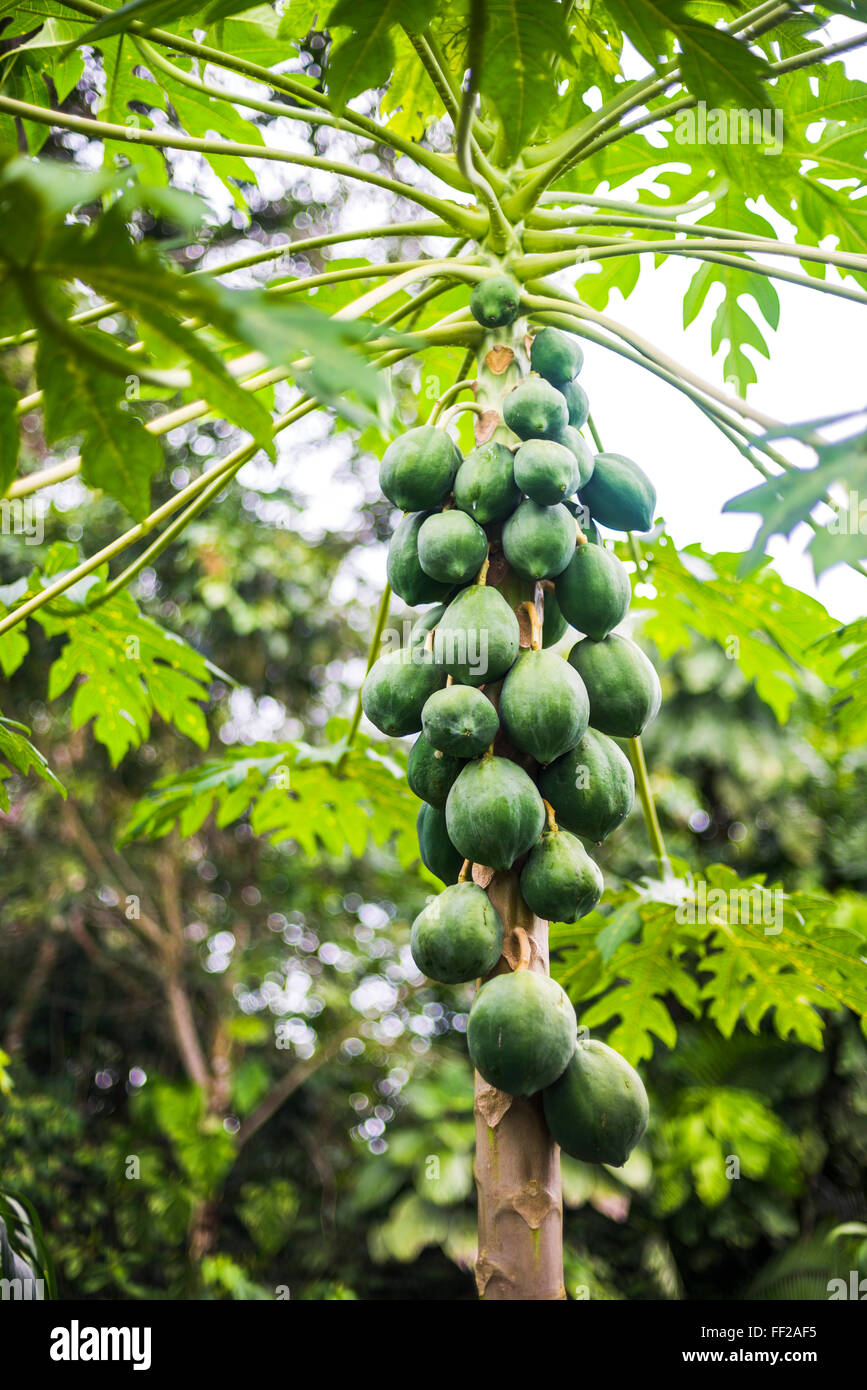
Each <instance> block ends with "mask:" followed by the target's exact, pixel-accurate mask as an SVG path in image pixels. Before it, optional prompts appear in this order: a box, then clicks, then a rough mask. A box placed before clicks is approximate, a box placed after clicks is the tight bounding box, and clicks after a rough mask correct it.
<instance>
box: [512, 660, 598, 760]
mask: <svg viewBox="0 0 867 1390" xmlns="http://www.w3.org/2000/svg"><path fill="white" fill-rule="evenodd" d="M589 718H590V704H589V701H588V699H587V691H586V690H585V689H584V682H583V681H582V680H581V677H580V676H578V675H577V673H576V672H575V671H574V670H573V669H572V667H571V666H570V665H569V663H568V661H564V660H563V658H562V656H558V655H557V654H556V652H546V651H539V652H533V651H523V652H521V654H520V656H519V657H518V659H517V661H516V662H515V664H514V666H513V667H512V669H511V671H510V672H509V674H508V675H507V676H506V679H505V680H504V681H503V688H502V690H501V691H500V719H501V720H502V723H503V728H504V729H505V730H506V733H507V734H508V735H509V738H510V739H511V741H512V743H513V744H514V745H515V747H516V748H519V749H521V751H522V752H524V753H529V754H530V755H531V756H532V757H534V758H535V759H536V761H537V762H539V763H542V764H543V765H544V764H546V763H552V762H553V761H554V759H555V758H559V757H561V756H562V754H563V753H567V752H568V751H569V749H570V748H574V747H575V745H576V743H578V742H579V741H580V740H581V739H582V738H583V736H584V734H585V732H586V730H587V723H588V720H589Z"/></svg>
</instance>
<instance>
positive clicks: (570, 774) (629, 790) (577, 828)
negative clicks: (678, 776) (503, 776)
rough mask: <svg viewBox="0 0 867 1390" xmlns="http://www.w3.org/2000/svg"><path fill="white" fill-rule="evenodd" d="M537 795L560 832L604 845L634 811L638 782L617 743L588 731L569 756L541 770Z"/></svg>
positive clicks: (593, 730)
mask: <svg viewBox="0 0 867 1390" xmlns="http://www.w3.org/2000/svg"><path fill="white" fill-rule="evenodd" d="M539 791H540V792H541V793H542V795H543V796H544V798H545V800H546V801H548V802H550V803H551V805H552V806H553V807H554V811H555V813H556V816H557V821H558V823H559V825H560V826H561V827H565V829H566V830H571V831H572V833H573V835H583V836H584V838H585V840H593V841H594V842H595V843H596V844H601V843H602V841H603V840H604V839H605V838H606V836H607V835H610V834H611V832H612V830H616V829H617V827H618V825H621V824H622V823H623V821H624V820H625V819H626V817H627V816H628V815H629V812H630V811H631V810H632V803H633V801H634V800H635V778H634V776H633V773H632V765H631V764H630V762H629V759H628V758H627V756H626V754H625V753H624V752H623V751H622V750H621V749H620V748H618V746H617V744H616V743H615V742H614V740H613V739H610V738H607V737H606V736H605V734H600V733H597V732H596V730H595V729H588V730H587V732H586V733H585V735H584V737H583V738H582V739H581V742H580V743H578V744H576V746H575V747H574V748H573V749H572V750H571V752H569V753H565V754H564V755H563V757H562V758H558V759H557V761H556V762H554V763H552V764H551V766H550V767H546V768H544V769H543V771H542V772H541V774H540V776H539Z"/></svg>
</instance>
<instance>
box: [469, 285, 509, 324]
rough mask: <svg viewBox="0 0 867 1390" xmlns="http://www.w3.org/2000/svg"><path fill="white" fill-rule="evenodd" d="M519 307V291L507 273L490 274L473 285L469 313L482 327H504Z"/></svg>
mask: <svg viewBox="0 0 867 1390" xmlns="http://www.w3.org/2000/svg"><path fill="white" fill-rule="evenodd" d="M520 309H521V291H520V289H519V288H518V286H517V285H516V284H515V282H514V280H511V279H510V278H509V276H508V275H491V276H489V277H488V279H487V280H480V281H479V283H478V284H477V285H474V286H473V292H472V294H471V295H470V313H471V314H472V316H473V318H474V319H475V320H476V323H480V324H482V326H483V327H484V328H505V327H506V326H507V324H510V323H514V322H515V319H516V318H517V317H518V314H519V313H520Z"/></svg>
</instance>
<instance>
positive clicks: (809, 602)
mask: <svg viewBox="0 0 867 1390" xmlns="http://www.w3.org/2000/svg"><path fill="white" fill-rule="evenodd" d="M624 554H625V552H624ZM647 558H648V560H649V568H648V571H647V573H646V574H642V575H641V576H640V577H638V578H639V587H638V590H637V592H636V593H635V596H634V599H633V606H634V607H635V609H636V610H643V611H645V612H646V613H647V614H648V616H647V617H646V618H645V621H644V626H643V631H644V633H645V635H646V636H647V637H649V638H650V639H651V640H652V641H653V642H654V643H655V644H656V646H657V648H658V650H659V652H660V655H661V656H662V657H663V658H667V657H670V656H673V655H674V653H675V652H678V651H688V650H689V649H690V648H691V647H692V645H693V642H694V634H698V635H699V636H700V637H703V638H705V639H706V640H707V641H710V642H714V643H715V644H716V645H717V646H719V647H721V648H722V650H723V651H724V652H725V654H726V656H727V657H728V658H729V659H730V660H734V661H736V662H737V664H738V665H739V666H740V668H741V671H742V672H743V675H744V677H745V679H746V680H748V681H755V688H756V694H757V695H758V696H759V698H760V699H762V700H764V701H765V703H766V704H767V705H769V706H770V707H771V709H772V710H773V712H774V714H775V715H776V717H777V719H778V720H779V721H780V723H785V721H786V720H787V719H788V717H789V713H790V711H791V708H792V706H793V704H794V702H795V700H796V698H797V696H798V694H799V692H800V691H801V690H802V689H803V686H804V682H805V680H806V679H807V677H806V673H807V672H808V671H812V672H813V673H814V674H815V675H816V676H818V677H819V678H820V679H821V680H824V681H825V682H826V684H830V683H831V681H832V679H833V664H832V663H831V662H830V661H823V660H821V658H820V655H819V653H818V651H817V648H816V646H815V645H814V644H815V643H816V640H817V638H818V637H819V636H821V635H823V634H826V633H830V632H831V631H833V630H835V628H836V627H837V626H838V625H837V624H836V623H835V621H834V619H833V618H832V617H831V615H830V614H829V613H828V612H827V610H826V609H825V608H824V607H823V606H822V604H821V603H819V602H818V600H817V599H814V598H811V597H810V596H809V595H808V594H805V593H803V592H802V591H801V590H800V589H796V588H793V587H791V586H789V585H787V584H786V583H785V582H784V581H783V580H782V579H781V578H780V576H779V575H778V574H777V572H776V571H775V570H774V569H772V568H771V567H770V563H769V561H768V559H767V558H766V557H763V558H762V560H761V565H760V567H759V568H758V569H757V570H756V571H755V572H753V573H752V574H751V575H750V577H749V578H741V577H740V576H739V567H740V560H741V556H740V555H739V554H737V553H734V552H717V553H710V552H707V551H704V550H702V548H701V546H699V545H690V546H686V547H685V548H684V549H683V550H682V551H680V552H678V551H677V550H676V549H675V547H674V546H673V545H672V543H671V541H670V539H669V538H668V537H666V536H661V537H660V538H659V540H658V541H656V542H655V543H654V546H653V549H652V550H651V551H650V552H649V553H648V557H647ZM648 581H649V583H650V584H652V585H653V588H654V591H655V593H654V594H653V595H652V596H651V595H648V594H647V593H645V591H644V584H645V582H648Z"/></svg>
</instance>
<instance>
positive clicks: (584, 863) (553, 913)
mask: <svg viewBox="0 0 867 1390" xmlns="http://www.w3.org/2000/svg"><path fill="white" fill-rule="evenodd" d="M604 886H605V885H604V882H603V879H602V870H601V869H600V868H599V865H598V864H597V863H596V861H595V860H594V859H591V858H590V855H589V854H588V853H587V851H586V849H585V848H584V846H583V845H582V843H581V841H580V840H579V839H578V837H577V836H576V835H571V834H570V833H569V831H568V830H562V829H557V830H546V832H545V834H544V835H543V836H542V838H541V840H540V841H539V843H538V844H537V845H534V846H533V848H532V849H531V850H530V854H529V857H528V859H527V862H526V864H525V865H524V868H523V870H522V872H521V896H522V898H523V899H524V902H525V903H526V904H527V906H528V907H529V908H530V910H531V911H532V912H535V914H536V916H537V917H542V918H543V919H544V920H545V921H546V922H577V921H578V920H579V918H581V917H586V915H587V913H588V912H592V911H593V909H594V907H595V906H596V904H597V903H598V901H599V899H600V898H601V897H602V889H603V888H604Z"/></svg>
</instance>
